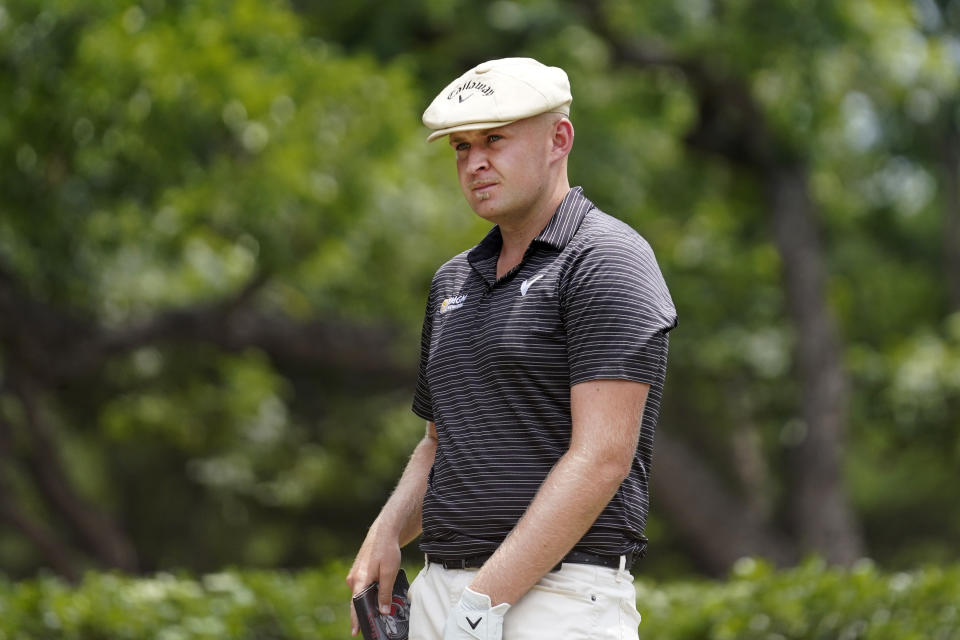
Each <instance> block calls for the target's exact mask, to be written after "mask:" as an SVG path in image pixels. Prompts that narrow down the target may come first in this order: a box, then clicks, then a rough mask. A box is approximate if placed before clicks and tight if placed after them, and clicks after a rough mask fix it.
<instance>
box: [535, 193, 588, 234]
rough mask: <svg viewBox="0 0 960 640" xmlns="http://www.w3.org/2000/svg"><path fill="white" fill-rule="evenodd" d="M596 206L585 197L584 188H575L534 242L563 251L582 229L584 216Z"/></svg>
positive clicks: (564, 199) (566, 196)
mask: <svg viewBox="0 0 960 640" xmlns="http://www.w3.org/2000/svg"><path fill="white" fill-rule="evenodd" d="M593 208H595V207H594V204H593V203H592V202H590V200H588V199H587V197H586V196H585V195H583V187H574V188H572V189H570V191H568V192H567V195H565V196H564V197H563V202H561V203H560V206H559V207H557V211H556V213H554V214H553V217H552V218H550V222H548V223H547V226H545V227H544V228H543V231H541V232H540V234H539V235H538V236H537V237H536V238H534V239H533V240H534V242H543V243H546V244H548V245H550V246H551V247H555V248H557V249H563V248H564V247H566V246H567V243H568V242H570V239H571V238H573V235H574V234H575V233H576V232H577V229H579V228H580V223H581V222H583V218H584V216H586V215H587V212H588V211H590V209H593Z"/></svg>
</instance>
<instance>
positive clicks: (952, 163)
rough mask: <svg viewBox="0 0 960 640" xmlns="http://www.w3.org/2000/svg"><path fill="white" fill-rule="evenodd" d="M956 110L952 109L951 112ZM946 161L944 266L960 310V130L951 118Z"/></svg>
mask: <svg viewBox="0 0 960 640" xmlns="http://www.w3.org/2000/svg"><path fill="white" fill-rule="evenodd" d="M951 113H952V112H951ZM941 162H942V163H943V265H944V271H945V275H946V278H945V280H946V285H947V297H948V300H949V304H950V308H951V309H952V310H954V311H960V131H958V130H957V125H956V122H955V120H954V119H953V118H947V133H946V135H945V136H944V137H943V143H942V147H941Z"/></svg>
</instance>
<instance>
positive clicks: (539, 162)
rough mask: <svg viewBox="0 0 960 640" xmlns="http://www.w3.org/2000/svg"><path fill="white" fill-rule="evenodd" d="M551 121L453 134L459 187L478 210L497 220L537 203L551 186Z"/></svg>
mask: <svg viewBox="0 0 960 640" xmlns="http://www.w3.org/2000/svg"><path fill="white" fill-rule="evenodd" d="M552 125H553V120H552V119H549V118H544V117H534V118H526V119H524V120H518V121H517V122H514V123H511V124H508V125H506V126H503V127H497V128H495V129H485V130H477V131H457V132H454V133H451V134H450V146H451V147H453V149H454V150H455V151H456V153H457V175H458V176H459V178H460V189H461V191H463V195H464V197H465V198H466V199H467V202H468V203H469V204H470V207H471V208H472V209H473V210H474V211H475V212H476V213H477V215H479V216H480V217H482V218H485V219H487V220H489V221H491V222H493V223H496V224H499V223H502V222H509V221H510V220H518V219H522V218H523V217H524V216H526V215H527V214H529V213H530V212H531V211H532V210H533V209H534V208H535V207H536V206H537V204H538V202H539V201H540V199H541V198H543V197H544V194H545V193H546V191H547V188H548V180H547V178H548V169H549V150H550V144H551V131H552Z"/></svg>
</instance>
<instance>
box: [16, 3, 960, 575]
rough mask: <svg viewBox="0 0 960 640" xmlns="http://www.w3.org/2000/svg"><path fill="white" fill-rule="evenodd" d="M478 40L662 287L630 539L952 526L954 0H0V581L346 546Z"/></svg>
mask: <svg viewBox="0 0 960 640" xmlns="http://www.w3.org/2000/svg"><path fill="white" fill-rule="evenodd" d="M515 55H530V56H534V57H537V58H538V59H540V60H541V61H543V62H546V63H549V64H553V65H558V66H561V67H563V68H564V69H566V70H567V72H568V74H569V76H570V79H571V84H572V87H573V94H574V102H573V107H572V116H571V117H572V121H573V123H574V125H575V127H576V134H577V139H576V144H575V146H574V151H573V155H572V156H571V164H570V175H571V181H572V183H574V184H579V185H582V186H584V188H585V190H586V193H587V195H588V196H589V197H590V198H591V199H592V200H593V201H594V202H595V203H597V205H598V206H600V207H601V208H602V209H604V210H605V211H607V212H609V213H611V214H613V215H615V216H617V217H619V218H621V219H623V220H625V221H627V222H629V223H630V224H631V225H632V226H633V227H634V228H636V229H637V230H638V231H640V233H641V234H642V235H644V236H645V237H646V238H647V240H649V242H650V243H651V245H652V246H653V247H654V249H655V251H656V253H657V257H658V260H659V262H660V265H661V268H662V270H663V272H664V275H665V277H666V280H667V282H668V284H669V286H670V288H671V291H672V294H673V297H674V300H675V302H676V305H677V308H678V312H679V316H680V326H679V328H678V329H677V330H676V331H675V332H674V333H673V334H672V340H671V353H670V364H669V373H668V380H667V389H666V396H665V399H664V404H663V410H662V415H661V419H660V425H659V427H658V433H657V445H656V454H655V458H654V469H653V478H654V485H653V507H652V515H651V521H650V525H649V530H648V534H649V536H650V538H651V546H650V554H649V557H648V558H647V559H645V560H644V561H643V562H642V564H641V565H640V566H639V567H638V569H637V572H638V573H639V574H642V575H644V576H653V577H657V578H676V577H691V576H699V575H713V576H716V575H725V574H726V573H727V572H728V571H729V569H730V567H731V566H733V564H734V563H735V562H736V560H737V559H738V558H740V557H742V556H746V555H750V556H764V557H766V558H769V559H770V561H771V562H773V563H775V564H778V565H781V566H791V565H793V564H795V563H796V562H798V561H799V560H801V559H802V558H804V557H806V556H808V555H810V554H816V555H819V556H821V557H823V558H824V559H825V560H826V561H827V562H829V563H835V564H840V565H848V564H850V563H853V562H854V561H856V560H857V559H858V558H862V557H868V558H871V559H873V561H874V562H876V563H877V565H878V566H880V567H883V568H884V569H888V570H893V571H896V570H905V569H909V568H911V567H915V566H918V565H920V564H924V563H935V562H955V561H956V560H957V559H958V555H960V554H958V551H957V550H958V549H960V510H958V509H957V508H956V495H957V479H958V470H960V464H958V463H960V186H958V185H960V133H958V132H960V99H958V84H960V82H958V78H960V74H958V71H960V0H915V1H909V0H901V1H895V0H831V1H824V0H811V1H809V2H795V1H793V0H647V1H646V2H643V3H641V2H630V1H627V0H598V1H595V2H593V1H589V0H582V1H579V2H577V1H571V0H517V1H510V0H497V1H495V2H484V3H477V2H466V1H464V0H410V1H407V2H394V3H389V2H372V1H370V0H356V1H353V2H340V1H333V0H323V1H317V2H306V1H303V0H300V1H296V2H292V3H289V2H270V1H266V0H237V1H227V0H195V1H190V2H188V1H186V0H184V1H173V0H144V1H143V2H141V3H139V4H132V3H126V2H113V1H107V0H90V1H85V2H84V1H79V0H44V1H40V0H29V1H28V0H0V574H3V575H5V576H8V577H9V578H11V579H20V578H26V577H31V576H34V575H37V572H38V571H41V570H42V571H52V572H54V573H57V574H59V575H62V576H64V577H66V578H68V579H72V578H76V577H78V576H80V575H82V574H83V572H84V571H87V570H90V569H120V570H122V571H125V572H131V573H150V572H155V571H160V570H183V571H189V572H196V573H203V572H212V571H218V570H220V569H222V568H224V567H234V566H240V567H251V568H304V567H311V566H319V565H325V564H327V563H329V562H332V561H334V560H338V561H344V560H347V561H348V560H349V558H350V557H351V556H352V554H353V552H354V551H355V550H356V548H357V547H358V546H359V543H360V540H361V539H362V536H363V534H364V532H365V529H366V527H367V525H368V524H369V522H370V521H371V520H372V518H373V517H374V516H375V514H376V512H377V510H378V509H379V507H380V505H381V504H382V503H383V501H384V500H385V498H386V496H387V495H388V493H389V491H390V489H391V488H392V486H393V483H394V482H395V481H396V479H397V478H398V476H399V473H400V470H401V469H402V466H403V464H404V462H405V460H406V457H407V455H408V454H409V452H410V451H411V449H412V447H413V445H414V443H415V442H416V441H417V440H418V439H419V438H420V436H421V434H422V432H423V425H422V423H421V421H420V420H419V419H417V418H416V417H415V416H414V415H413V414H412V413H411V412H410V410H409V405H410V401H411V396H412V390H413V386H414V382H415V377H414V375H415V374H414V371H415V365H416V354H417V348H418V340H419V329H420V323H421V320H422V314H423V305H424V302H425V299H426V293H427V288H428V286H429V282H430V278H431V276H432V274H433V271H434V270H435V269H436V268H437V267H438V266H439V265H440V264H441V263H442V262H443V261H444V260H446V259H447V258H448V257H450V256H451V255H453V254H455V253H457V252H459V251H462V250H463V249H465V248H468V247H470V246H472V245H473V244H475V243H476V242H477V241H478V240H479V239H480V238H481V237H482V236H483V234H484V233H485V231H486V228H487V225H486V223H484V222H483V221H482V220H479V219H477V218H476V217H475V216H474V215H473V214H472V212H471V211H470V210H469V208H468V207H467V205H466V204H465V202H464V201H463V199H462V197H461V195H460V193H459V189H458V187H457V182H456V177H455V168H454V162H453V156H452V152H451V151H450V149H449V148H448V147H447V146H446V145H444V144H442V143H440V144H435V145H427V144H425V143H424V138H425V137H426V133H427V132H426V130H425V129H424V128H423V126H422V125H421V124H420V114H421V113H422V110H423V108H425V106H426V105H427V104H428V103H429V101H430V100H431V99H432V98H433V96H434V95H435V94H436V93H437V91H439V90H440V89H441V88H442V87H443V86H445V84H446V83H447V82H449V81H450V80H452V79H453V78H454V77H456V76H457V75H459V74H460V73H462V72H463V71H464V70H466V69H467V68H469V67H470V66H472V65H474V64H476V63H478V62H480V61H483V60H486V59H490V58H497V57H507V56H515ZM416 557H417V552H416V550H415V549H411V550H410V554H409V556H408V560H410V561H412V562H413V561H415V560H416Z"/></svg>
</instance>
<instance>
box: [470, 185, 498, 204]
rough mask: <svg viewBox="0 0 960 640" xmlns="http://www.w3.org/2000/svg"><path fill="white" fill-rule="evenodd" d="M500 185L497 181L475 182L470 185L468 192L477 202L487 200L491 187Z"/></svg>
mask: <svg viewBox="0 0 960 640" xmlns="http://www.w3.org/2000/svg"><path fill="white" fill-rule="evenodd" d="M498 184H500V182H499V181H498V180H475V181H473V182H471V183H470V190H471V191H472V192H473V195H474V196H476V198H477V199H478V200H488V199H489V198H490V195H491V194H490V192H491V190H492V188H493V187H495V186H497V185H498Z"/></svg>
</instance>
